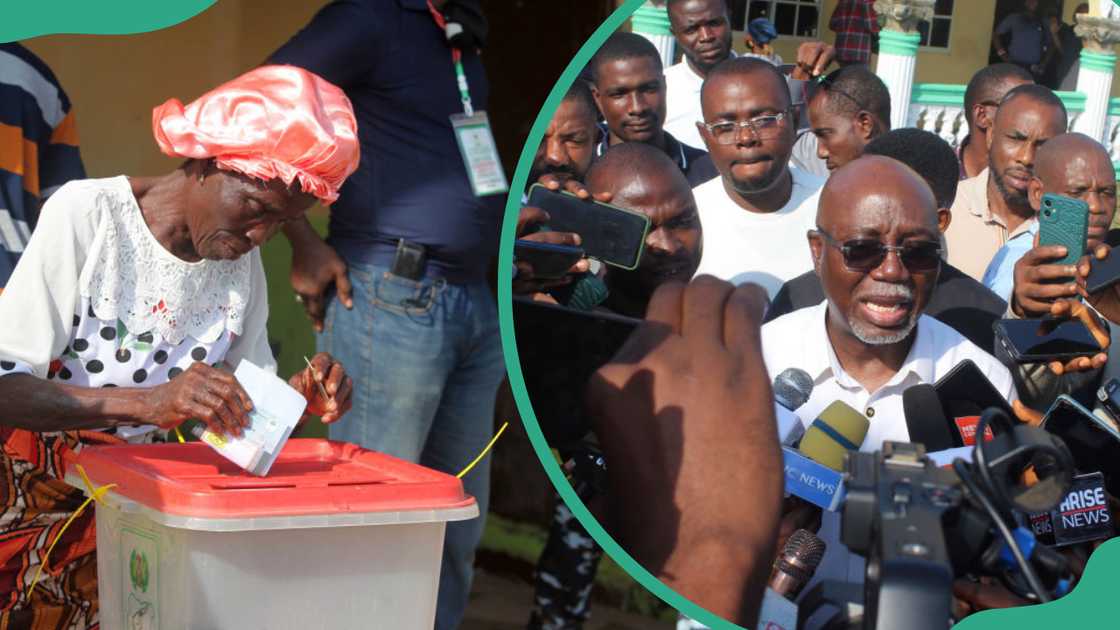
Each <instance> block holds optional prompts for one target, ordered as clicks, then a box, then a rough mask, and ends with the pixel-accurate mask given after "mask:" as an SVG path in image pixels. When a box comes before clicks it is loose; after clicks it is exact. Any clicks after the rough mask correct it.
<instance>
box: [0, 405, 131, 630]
mask: <svg viewBox="0 0 1120 630" xmlns="http://www.w3.org/2000/svg"><path fill="white" fill-rule="evenodd" d="M0 441H2V442H3V445H4V451H3V454H2V456H0V506H2V507H3V512H2V513H0V630H14V629H16V628H21V629H28V630H63V629H66V630H70V629H78V630H85V629H88V628H98V627H99V625H98V620H97V611H98V606H97V540H96V534H97V529H96V527H95V525H94V519H93V514H94V510H93V506H92V505H91V506H89V507H87V508H86V509H85V511H83V512H82V515H81V516H79V517H78V518H77V519H76V520H75V521H74V522H73V523H71V524H70V527H68V528H67V529H66V531H65V533H63V534H62V538H61V539H59V541H58V543H57V544H56V545H55V547H54V550H53V551H52V552H51V554H50V556H49V557H46V553H47V548H48V547H49V546H50V544H51V543H52V542H53V541H54V540H55V538H58V535H59V534H58V532H59V531H60V530H61V529H62V527H63V525H64V524H65V523H66V520H67V519H68V518H70V516H71V515H72V514H73V513H74V511H75V510H77V509H78V506H80V505H81V504H82V502H84V501H85V499H86V497H85V494H84V493H83V491H82V490H81V489H79V488H75V487H73V486H70V485H69V484H67V483H65V482H64V481H62V479H63V476H64V475H65V472H66V465H67V463H68V461H69V460H71V459H72V458H73V456H74V455H75V454H76V453H77V452H78V451H79V450H80V449H81V447H82V445H83V444H119V443H121V440H120V439H119V438H116V437H113V436H111V435H108V434H105V433H98V432H93V431H67V432H64V433H33V432H31V431H26V430H23V429H11V428H6V427H4V428H0ZM40 565H42V567H43V570H42V574H41V575H40V577H39V582H38V584H36V586H35V590H34V591H33V592H31V593H30V594H29V593H28V589H29V588H30V586H31V582H32V581H33V580H34V579H35V574H36V572H37V571H38V570H39V567H40Z"/></svg>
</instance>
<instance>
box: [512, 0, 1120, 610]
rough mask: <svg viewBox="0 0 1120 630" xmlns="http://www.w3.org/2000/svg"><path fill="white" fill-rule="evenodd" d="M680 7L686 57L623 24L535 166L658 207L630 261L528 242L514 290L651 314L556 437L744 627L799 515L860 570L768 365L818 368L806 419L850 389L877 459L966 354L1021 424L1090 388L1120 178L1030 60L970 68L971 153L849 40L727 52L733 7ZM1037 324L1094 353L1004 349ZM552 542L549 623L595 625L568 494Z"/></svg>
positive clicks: (1108, 312)
mask: <svg viewBox="0 0 1120 630" xmlns="http://www.w3.org/2000/svg"><path fill="white" fill-rule="evenodd" d="M1027 4H1028V6H1030V5H1033V4H1035V3H1032V2H1028V3H1027ZM668 12H669V18H670V23H671V28H672V32H673V34H674V36H675V37H676V41H677V44H678V47H679V48H680V49H681V50H682V51H683V59H682V60H681V61H680V63H678V64H676V65H673V66H670V67H668V68H664V69H663V68H662V62H661V60H660V57H659V54H658V51H657V50H656V49H655V48H654V47H653V45H652V44H650V43H649V42H648V41H647V40H645V39H644V38H642V37H640V36H638V35H635V34H632V33H627V32H617V33H615V34H613V35H611V37H610V38H609V39H608V40H607V41H606V43H605V44H604V45H603V46H602V48H601V49H600V50H599V51H598V53H597V54H596V55H595V56H594V57H593V59H592V60H591V61H590V62H589V66H588V68H587V69H586V72H585V73H584V75H583V77H585V79H580V80H577V81H576V82H575V83H574V84H573V85H572V87H571V88H570V89H569V91H568V92H567V94H566V95H565V97H564V100H563V102H562V104H561V106H560V108H559V109H558V110H557V111H556V113H555V115H554V116H553V119H552V121H551V124H550V126H549V127H548V130H547V132H546V133H545V137H544V141H543V142H542V144H541V145H540V148H539V150H538V152H537V154H536V160H535V162H534V165H533V171H532V173H533V174H532V180H531V182H530V183H533V184H538V185H542V186H544V187H547V188H550V189H552V190H561V191H565V192H568V193H571V194H573V195H576V196H577V197H580V198H582V199H584V200H588V201H592V200H593V201H599V202H604V203H609V204H611V205H613V206H616V207H620V208H623V209H628V210H632V211H636V212H640V213H643V214H645V215H646V216H648V217H649V220H650V221H649V231H648V233H647V236H646V237H645V243H644V250H643V252H642V254H641V259H640V263H639V265H638V266H637V268H635V269H633V270H627V269H623V268H620V267H617V266H611V265H606V264H603V265H601V264H598V263H597V262H596V261H594V260H592V261H587V260H581V261H580V262H579V263H577V264H576V265H575V266H573V267H572V268H571V269H570V270H569V273H568V275H566V276H565V277H564V278H563V279H562V280H559V281H558V280H555V279H548V280H544V279H536V278H534V271H533V265H532V263H531V262H529V261H527V260H523V259H515V264H516V270H515V273H514V286H513V292H514V294H515V299H520V300H531V301H535V302H544V303H549V304H553V305H557V306H560V307H564V308H568V309H576V310H583V311H590V312H601V313H611V314H615V315H622V316H628V317H635V318H644V319H645V320H646V324H645V325H643V326H641V327H639V328H638V329H637V330H638V332H636V333H635V334H634V335H633V337H632V338H631V339H630V340H629V341H628V342H627V343H626V345H625V346H624V347H623V349H622V350H621V351H620V352H619V355H618V356H617V357H616V358H615V360H613V361H612V362H611V363H609V364H608V365H606V366H604V367H602V368H601V369H600V370H599V372H597V373H596V374H595V375H594V376H593V377H592V379H591V381H590V384H589V385H588V387H587V389H586V391H585V392H583V393H584V394H585V406H586V413H587V415H588V418H589V424H590V425H591V426H593V427H595V430H594V431H593V432H592V434H591V435H589V436H588V437H586V438H585V439H582V440H578V441H577V442H576V443H574V444H553V446H554V447H555V448H557V449H558V451H559V453H560V455H561V458H564V457H565V453H566V452H568V453H571V452H575V449H578V448H579V447H580V446H579V445H580V444H586V443H587V442H588V441H590V442H592V443H594V444H595V445H596V446H597V447H598V448H601V449H602V453H603V454H604V457H605V461H606V470H607V477H608V483H607V484H606V488H605V489H604V490H603V491H602V492H599V493H598V494H599V495H602V494H604V493H605V495H606V496H605V497H604V496H596V492H595V491H593V490H589V491H587V492H585V493H584V496H582V497H581V498H582V499H583V500H584V501H585V503H587V504H588V505H589V506H590V507H591V509H592V511H593V512H595V513H597V514H598V516H600V517H601V520H602V521H603V522H604V524H605V526H606V528H607V530H608V532H610V533H611V534H612V535H614V536H615V537H616V538H617V539H618V540H619V541H620V542H621V543H622V544H623V546H624V548H626V549H627V550H628V551H629V552H630V553H631V554H632V555H633V556H634V557H635V558H637V559H638V560H639V561H640V562H642V563H643V564H644V566H646V567H647V568H648V569H649V570H650V571H651V572H652V573H654V574H655V575H658V576H659V577H661V578H662V579H663V580H664V581H665V582H666V583H668V584H669V585H670V586H672V587H673V588H675V589H676V590H677V591H678V592H680V593H681V594H683V595H685V596H687V597H690V598H691V599H693V600H694V601H695V602H697V603H699V604H701V605H703V606H705V607H706V608H708V609H709V610H711V611H713V612H717V613H720V614H722V615H723V616H725V617H728V618H731V619H733V620H739V621H740V622H743V621H746V622H747V623H750V621H751V620H752V619H753V617H752V615H753V614H755V613H756V612H757V602H758V595H759V593H760V592H761V588H760V587H759V588H757V589H754V590H752V587H753V586H757V585H758V584H759V583H760V577H759V575H760V574H759V572H760V571H761V572H762V576H763V578H762V579H763V581H764V577H765V573H766V572H768V571H769V567H770V563H771V560H772V559H773V558H774V551H775V545H776V544H777V541H779V540H784V537H786V536H788V535H789V533H790V532H791V531H792V530H793V529H796V528H798V527H809V528H812V529H814V530H817V531H818V535H819V536H820V537H821V538H822V539H823V540H824V541H825V542H826V543H827V545H828V551H827V553H826V555H825V558H824V561H823V563H822V565H821V566H820V568H819V569H818V570H817V572H816V576H815V577H814V580H823V579H831V580H839V581H841V582H848V583H856V584H862V583H863V581H864V572H865V559H864V558H862V557H860V556H857V555H855V554H852V553H849V552H848V551H847V549H846V548H845V547H844V545H843V544H842V543H841V542H840V517H839V514H838V513H837V512H827V511H826V512H824V514H823V515H822V514H821V510H819V509H815V508H814V509H805V505H804V504H801V505H798V504H797V503H796V502H791V501H790V500H789V499H787V500H786V501H785V502H784V503H783V501H782V494H781V492H780V489H781V485H782V481H781V476H782V464H781V462H780V461H779V449H778V444H777V441H776V439H775V438H774V434H773V432H774V429H773V424H774V419H773V416H772V415H770V414H769V412H768V411H767V410H766V409H765V408H766V407H768V406H769V405H768V404H762V403H761V402H760V401H761V400H765V399H768V398H769V397H770V392H769V390H768V389H767V384H768V383H769V378H766V377H765V374H766V373H769V374H770V375H771V377H773V376H774V375H776V374H778V373H780V372H782V371H783V370H786V369H787V368H798V369H800V370H804V371H805V372H807V373H808V374H809V376H810V378H811V379H812V381H813V389H812V395H811V397H809V399H808V402H806V403H805V405H804V406H802V407H801V408H799V410H798V414H797V415H798V417H799V418H801V419H802V422H803V423H806V424H807V423H808V422H810V421H811V420H813V418H815V417H817V416H818V414H819V413H820V412H821V411H822V410H823V409H824V408H825V407H826V406H827V405H829V404H831V403H833V402H834V401H843V402H845V403H847V404H848V405H850V406H851V407H852V408H853V409H855V410H858V411H859V412H860V413H861V414H863V415H864V416H865V417H866V418H867V419H868V421H869V430H868V432H867V436H866V439H865V440H864V441H863V443H862V445H861V446H860V448H859V450H861V451H864V452H875V451H878V450H880V449H881V448H882V445H883V442H884V441H895V442H908V441H910V438H911V435H910V432H909V430H908V428H907V423H906V420H905V419H904V413H903V406H902V399H903V393H904V392H905V391H906V390H908V389H909V388H911V387H913V386H915V385H919V384H929V385H932V384H934V383H936V382H937V381H938V380H940V379H941V378H942V377H944V376H945V375H946V374H948V373H949V372H950V371H951V370H953V368H954V367H956V366H958V365H959V364H961V363H962V362H964V361H971V362H972V363H973V364H975V366H976V367H977V368H978V369H979V371H980V373H982V374H983V375H984V377H986V378H987V379H988V380H989V381H990V382H991V383H992V385H993V386H994V389H995V390H996V391H998V393H999V395H1000V396H1001V397H1003V398H1004V399H1005V400H1006V401H1007V403H1008V404H1009V405H1013V407H1014V409H1015V411H1016V415H1017V416H1018V418H1019V420H1020V421H1022V422H1034V423H1037V422H1038V420H1039V418H1041V416H1042V412H1045V411H1046V410H1047V409H1048V408H1049V407H1050V405H1051V403H1053V402H1054V401H1055V399H1056V398H1057V397H1058V396H1059V395H1060V394H1069V395H1072V396H1074V397H1080V399H1082V400H1085V401H1087V400H1090V399H1092V398H1093V396H1094V395H1095V392H1096V390H1097V387H1098V386H1099V385H1100V384H1101V383H1102V379H1103V378H1104V375H1105V373H1106V372H1108V366H1109V361H1108V359H1109V354H1110V352H1111V350H1110V348H1111V345H1112V344H1111V340H1112V338H1113V336H1114V332H1113V331H1116V330H1118V327H1117V325H1118V324H1120V309H1118V308H1116V307H1117V306H1118V305H1120V293H1118V292H1117V290H1116V289H1114V288H1106V289H1103V290H1101V291H1099V292H1096V293H1089V292H1088V291H1087V289H1086V282H1085V281H1086V278H1087V276H1088V274H1089V273H1090V271H1091V269H1092V268H1093V266H1094V264H1096V263H1097V262H1098V261H1100V260H1102V259H1104V258H1105V257H1106V256H1107V255H1108V252H1109V250H1110V246H1112V245H1115V244H1116V243H1117V242H1120V239H1118V235H1120V232H1114V231H1111V230H1110V228H1111V226H1112V224H1113V218H1114V214H1115V211H1116V176H1115V172H1114V168H1113V165H1112V163H1111V160H1110V159H1109V155H1108V152H1107V150H1106V149H1105V148H1104V147H1103V146H1102V145H1101V144H1100V143H1099V142H1098V141H1096V140H1094V139H1092V138H1089V137H1087V136H1084V135H1081V134H1077V133H1070V132H1067V127H1068V117H1067V112H1066V109H1065V107H1064V106H1063V103H1062V100H1061V99H1060V98H1058V96H1056V95H1055V94H1054V92H1053V91H1051V89H1050V88H1048V87H1045V86H1044V85H1040V84H1039V82H1038V79H1039V76H1038V73H1037V72H1034V73H1032V71H1031V68H1027V67H1024V64H1023V63H999V64H995V65H991V66H988V67H985V68H981V69H979V70H978V71H977V72H976V73H975V75H974V76H973V77H972V78H971V80H970V81H969V83H968V87H967V91H966V95H965V110H966V123H967V125H968V130H967V131H968V133H967V137H966V138H965V141H964V142H963V143H962V144H961V146H959V147H952V146H950V145H949V144H948V143H946V142H945V140H943V139H942V138H940V137H939V136H937V135H935V134H932V133H930V132H926V131H922V130H919V129H913V128H906V129H893V130H892V129H891V124H890V120H891V116H890V112H891V108H892V107H906V106H907V104H905V103H901V104H900V103H891V100H890V95H889V93H888V91H887V89H886V86H885V85H884V84H883V82H882V81H881V80H880V79H879V78H878V77H877V76H876V75H875V74H874V73H873V72H872V71H871V70H870V69H868V68H867V66H865V65H862V64H860V63H845V64H839V63H837V64H836V65H838V66H839V67H838V68H834V67H833V64H834V62H836V50H835V49H834V48H833V47H832V46H828V45H825V44H822V43H820V42H806V43H803V44H801V45H800V47H799V49H798V54H797V59H796V60H793V63H791V64H790V65H789V66H779V65H777V64H776V63H774V61H773V60H771V59H766V58H759V57H758V56H755V55H750V54H747V55H737V54H735V52H734V51H733V50H732V49H731V28H730V24H729V20H728V14H727V11H726V7H725V5H724V3H723V2H722V1H721V0H670V1H669V2H668ZM1000 28H1003V27H1002V26H1001V27H1000ZM1016 61H1021V60H1016ZM1035 63H1038V62H1037V61H1036V62H1035ZM1028 65H1029V64H1028ZM622 78H627V79H628V80H629V83H626V82H625V81H623V80H622ZM623 83H626V84H625V85H623ZM697 139H699V140H700V142H699V143H697ZM682 145H684V146H682ZM592 147H593V148H592ZM689 148H691V149H692V150H689ZM1047 194H1054V195H1061V196H1064V197H1068V198H1072V199H1076V200H1080V201H1084V202H1085V203H1086V204H1087V206H1088V232H1087V233H1088V238H1087V242H1086V244H1085V245H1086V246H1085V250H1084V251H1085V253H1086V255H1085V257H1084V258H1083V259H1082V260H1081V261H1079V262H1077V263H1074V264H1069V263H1061V264H1058V263H1056V262H1055V261H1059V260H1061V259H1062V258H1063V257H1064V256H1065V255H1066V253H1067V251H1066V248H1065V247H1062V246H1054V245H1040V244H1039V211H1040V206H1041V203H1042V199H1043V196H1044V195H1047ZM547 225H548V221H547V212H546V209H542V208H536V207H531V206H528V205H526V206H525V207H523V208H522V211H521V221H519V224H518V238H520V239H524V240H529V241H537V242H545V243H555V244H567V245H578V244H579V243H581V242H582V241H581V237H580V235H579V234H575V233H566V232H562V231H556V230H547V229H543V230H542V229H540V228H541V227H542V226H544V227H547ZM587 287H595V290H588V289H587ZM1086 305H1088V307H1087V306H1086ZM1042 317H1048V318H1052V319H1056V320H1060V321H1064V320H1070V321H1077V322H1081V323H1083V324H1084V325H1085V326H1086V327H1087V328H1088V329H1089V330H1090V331H1091V333H1092V335H1093V336H1094V337H1095V338H1096V340H1097V341H1098V343H1099V344H1100V346H1101V348H1102V350H1101V352H1100V353H1098V354H1096V355H1095V356H1092V357H1086V356H1083V357H1079V358H1076V359H1070V360H1064V361H1048V362H1042V363H1034V364H1032V363H1016V362H1014V361H1012V360H1011V358H1010V357H1008V356H1007V353H1006V352H1002V351H1001V350H1000V349H999V348H998V347H997V339H996V335H995V333H994V332H993V324H995V323H996V322H998V321H999V320H1001V319H1038V318H1042ZM666 326H667V329H666ZM666 330H669V331H671V332H666ZM666 335H668V337H666ZM713 336H714V338H713ZM518 343H519V345H520V346H522V347H531V346H532V344H533V343H534V340H533V339H531V338H529V339H526V338H522V337H519V338H518ZM643 370H644V371H645V372H646V377H645V378H642V372H643ZM732 390H733V391H732ZM529 394H530V398H531V399H532V397H533V391H532V390H530V392H529ZM627 403H629V405H630V406H629V407H627V406H625V405H626V404H627ZM720 410H722V413H720ZM716 417H718V419H716ZM722 460H726V461H722ZM612 471H620V472H613V474H612ZM674 472H675V473H676V474H677V476H675V477H674V475H673V473H674ZM647 493H649V494H647ZM650 495H653V498H650ZM638 497H644V498H646V499H648V500H649V501H650V502H651V503H653V504H652V505H651V504H650V503H643V502H642V501H641V500H640V499H639V498H638ZM654 499H660V500H661V501H662V503H660V504H657V503H655V502H654ZM712 506H718V507H715V508H713V507H712ZM810 507H812V506H810ZM550 541H566V544H552V543H551V542H550V545H549V546H548V547H547V548H546V550H545V553H544V555H543V556H542V558H541V560H540V565H539V567H538V569H539V571H538V597H537V607H536V610H535V612H534V618H533V623H532V624H531V625H533V627H541V628H569V627H578V625H579V624H580V623H582V620H583V619H586V616H587V614H588V611H589V606H588V604H587V592H588V590H589V585H590V580H591V579H593V575H594V570H595V560H594V559H595V555H594V554H595V548H596V546H595V544H594V541H593V540H592V539H591V538H590V537H589V536H588V535H587V533H586V532H585V531H583V529H582V527H581V526H580V524H579V523H578V521H576V520H575V519H573V518H572V517H571V512H570V511H569V510H567V508H564V507H563V506H562V504H561V505H558V508H557V518H556V519H555V522H554V524H553V531H552V533H551V535H550ZM1083 551H1084V550H1083ZM566 553H567V554H568V556H567V557H565V554H566ZM748 558H753V562H754V564H753V565H751V561H750V560H748ZM577 565H578V566H579V570H578V571H573V570H570V567H573V566H577ZM565 567H568V568H567V569H566V568H565ZM561 576H562V577H561ZM716 576H719V577H718V578H717V577H716ZM962 580H963V578H962ZM957 587H958V588H957V591H958V597H959V601H958V608H957V613H958V614H966V613H967V612H969V611H973V610H979V609H983V608H987V607H993V606H997V605H1004V606H1005V605H1017V604H1023V603H1026V600H1023V599H1020V598H1018V597H1017V596H1015V595H1013V594H1011V593H1009V592H1006V591H1005V590H1003V587H1002V586H1000V585H999V584H995V583H988V581H986V580H984V581H981V582H975V581H974V582H969V583H968V584H967V587H966V585H965V584H964V583H963V582H962V583H960V584H958V585H957ZM743 593H748V594H747V595H743ZM685 623H687V622H686V621H682V624H685Z"/></svg>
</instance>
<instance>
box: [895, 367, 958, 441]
mask: <svg viewBox="0 0 1120 630" xmlns="http://www.w3.org/2000/svg"><path fill="white" fill-rule="evenodd" d="M902 413H903V415H905V416H906V430H907V431H908V432H909V433H910V441H911V442H917V443H920V444H923V445H924V446H925V447H926V452H927V453H932V452H934V451H944V450H947V449H951V448H954V447H955V446H957V444H956V442H955V441H954V440H953V434H952V432H951V431H950V428H949V426H950V424H952V423H951V422H950V420H949V418H948V417H947V416H946V415H945V410H944V409H943V408H942V406H941V399H940V398H938V397H937V390H936V389H934V388H933V385H926V384H924V383H923V384H921V385H914V386H913V387H910V388H909V389H907V390H906V391H904V392H902ZM954 426H955V425H954Z"/></svg>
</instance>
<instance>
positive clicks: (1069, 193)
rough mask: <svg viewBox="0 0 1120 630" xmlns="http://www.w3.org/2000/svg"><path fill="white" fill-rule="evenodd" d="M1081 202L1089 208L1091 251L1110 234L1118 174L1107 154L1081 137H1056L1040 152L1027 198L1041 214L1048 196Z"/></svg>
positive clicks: (1102, 147)
mask: <svg viewBox="0 0 1120 630" xmlns="http://www.w3.org/2000/svg"><path fill="white" fill-rule="evenodd" d="M1047 193H1049V194H1053V195H1062V196H1065V197H1072V198H1074V199H1080V200H1081V201H1084V202H1085V203H1086V204H1087V205H1088V206H1089V235H1088V244H1089V247H1090V248H1093V247H1096V246H1097V244H1099V243H1101V242H1102V241H1103V240H1104V238H1105V236H1106V235H1107V234H1108V229H1109V226H1111V225H1112V219H1113V216H1114V215H1115V213H1116V173H1115V170H1114V168H1113V166H1112V159H1111V158H1110V157H1109V155H1108V151H1107V150H1106V149H1105V148H1104V146H1102V145H1101V143H1099V142H1097V141H1096V140H1094V139H1092V138H1090V137H1089V136H1086V135H1084V134H1080V133H1063V134H1059V135H1056V136H1054V137H1053V138H1051V139H1050V140H1048V141H1047V142H1046V143H1045V144H1043V145H1042V146H1041V147H1039V148H1038V153H1037V155H1036V157H1035V166H1034V177H1033V178H1032V179H1031V183H1030V187H1029V188H1028V192H1027V198H1028V200H1029V201H1030V206H1031V209H1032V210H1033V211H1034V212H1036V213H1037V212H1038V211H1039V209H1040V208H1041V207H1042V196H1043V195H1045V194H1047Z"/></svg>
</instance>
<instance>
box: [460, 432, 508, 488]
mask: <svg viewBox="0 0 1120 630" xmlns="http://www.w3.org/2000/svg"><path fill="white" fill-rule="evenodd" d="M508 426H509V423H508V422H506V423H505V424H503V425H502V428H500V429H498V432H497V433H495V434H494V437H493V438H491V439H490V443H489V444H487V445H486V448H484V449H482V452H481V453H479V454H478V457H476V458H474V461H473V462H471V463H469V464H467V467H466V468H464V469H463V470H462V471H460V472H459V474H458V475H455V476H456V477H458V478H459V479H462V478H463V477H464V476H465V475H466V474H467V473H469V472H470V471H471V469H472V468H474V467H475V466H476V465H477V464H478V462H480V461H482V458H483V457H486V454H487V453H489V452H490V449H491V448H493V447H494V443H495V442H497V441H498V438H500V437H502V433H505V430H506V427H508Z"/></svg>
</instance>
